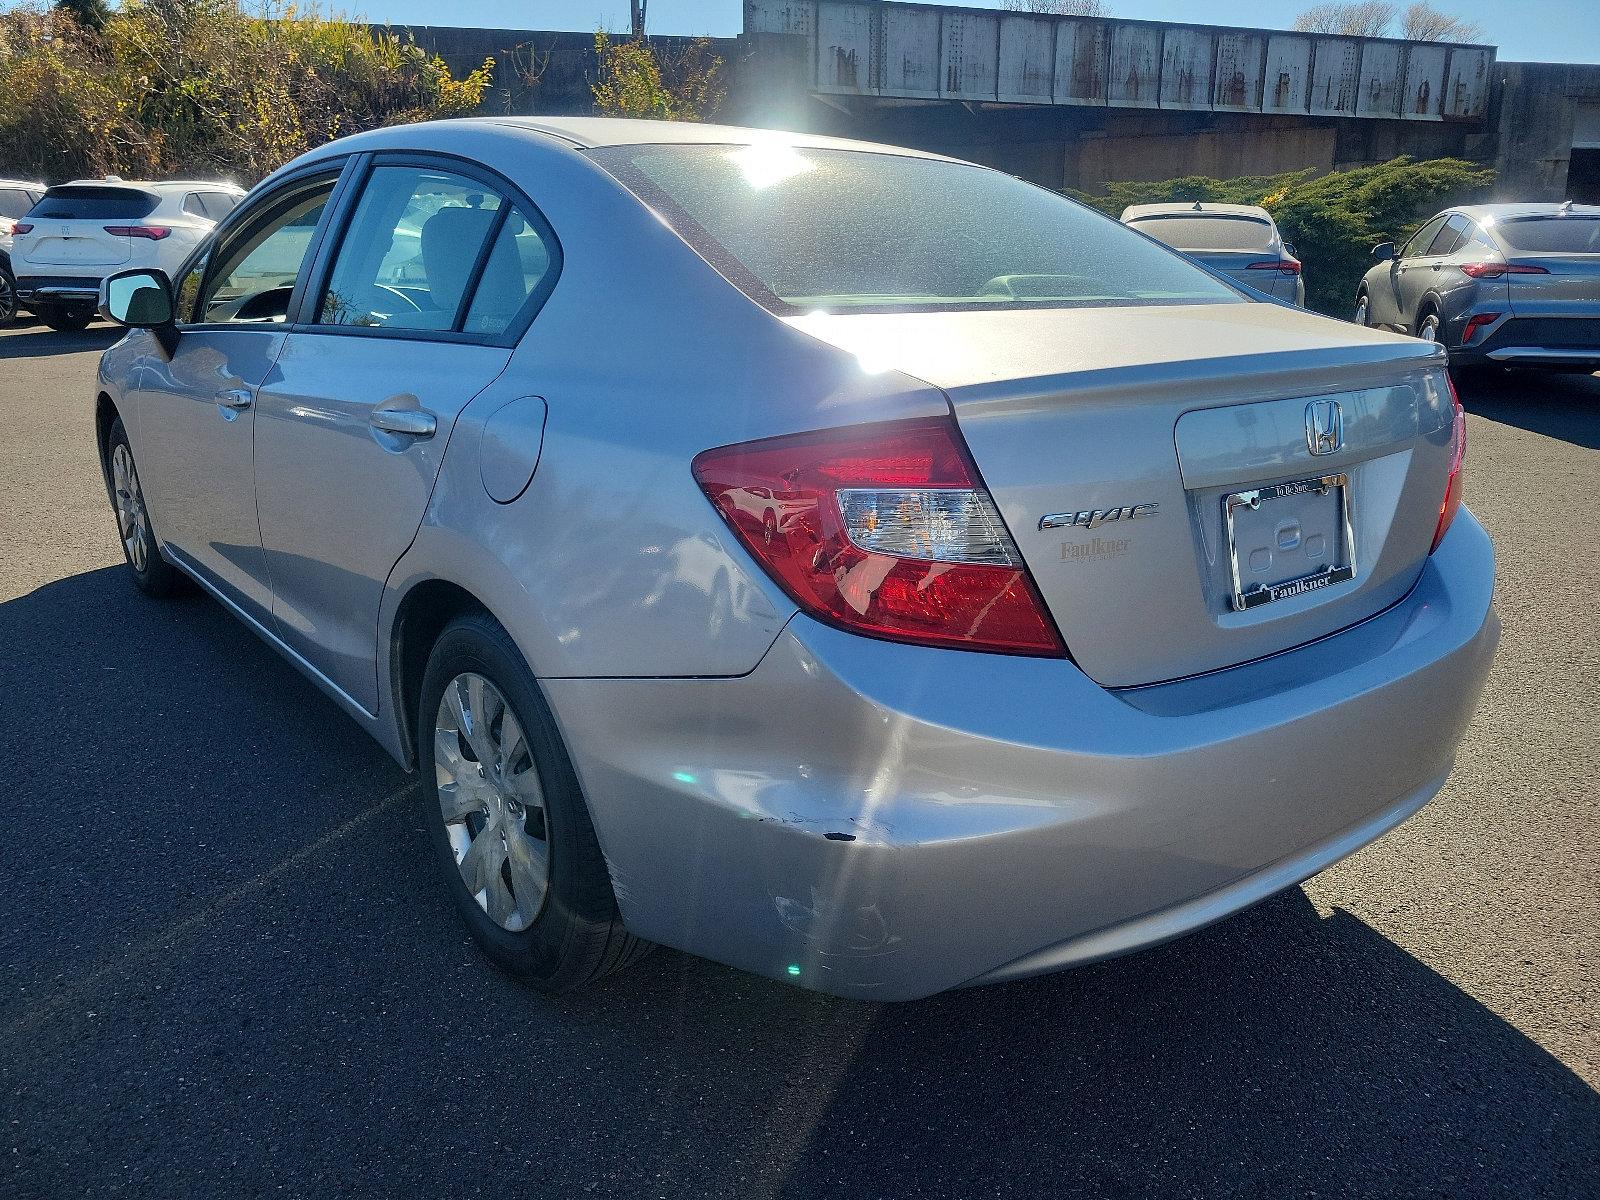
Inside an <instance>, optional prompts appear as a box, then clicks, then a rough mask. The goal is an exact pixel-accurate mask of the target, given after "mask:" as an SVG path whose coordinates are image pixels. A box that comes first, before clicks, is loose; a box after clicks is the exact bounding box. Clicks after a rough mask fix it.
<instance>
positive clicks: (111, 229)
mask: <svg viewBox="0 0 1600 1200" xmlns="http://www.w3.org/2000/svg"><path fill="white" fill-rule="evenodd" d="M106 232H107V233H109V234H113V235H115V236H116V237H128V238H149V239H150V240H151V241H152V242H159V241H160V240H161V239H162V238H164V237H167V236H169V235H170V234H171V233H172V230H170V229H168V228H167V227H166V226H164V225H107V226H106Z"/></svg>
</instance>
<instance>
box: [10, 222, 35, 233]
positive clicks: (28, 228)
mask: <svg viewBox="0 0 1600 1200" xmlns="http://www.w3.org/2000/svg"><path fill="white" fill-rule="evenodd" d="M11 232H12V233H32V232H33V226H32V225H29V224H28V223H27V222H26V221H18V222H16V223H15V224H14V225H12V226H11Z"/></svg>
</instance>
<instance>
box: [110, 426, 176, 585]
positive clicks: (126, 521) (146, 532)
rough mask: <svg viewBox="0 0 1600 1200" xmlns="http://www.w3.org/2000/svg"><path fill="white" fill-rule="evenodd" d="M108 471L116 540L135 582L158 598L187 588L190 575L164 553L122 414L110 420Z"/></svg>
mask: <svg viewBox="0 0 1600 1200" xmlns="http://www.w3.org/2000/svg"><path fill="white" fill-rule="evenodd" d="M106 474H107V475H108V476H109V478H110V483H111V508H112V512H113V513H115V514H116V518H117V540H118V541H119V542H120V543H121V544H122V557H123V558H124V559H125V560H126V561H127V564H128V570H129V571H131V572H132V573H133V583H134V586H135V587H137V588H138V589H139V590H140V591H141V592H143V593H144V594H145V595H147V596H154V597H155V598H156V599H158V600H159V599H165V598H166V597H168V596H174V595H178V594H180V593H182V592H185V591H187V590H188V585H189V580H188V578H187V577H186V576H185V575H184V574H183V572H181V571H179V570H178V568H177V567H174V566H173V565H172V564H171V563H169V562H168V561H167V560H166V559H164V558H162V557H161V549H160V547H159V546H158V545H157V543H156V535H155V530H154V528H152V526H151V524H150V516H149V514H148V513H147V512H146V511H145V506H144V489H143V487H142V486H141V485H140V483H139V471H138V467H137V466H136V465H135V463H134V458H133V447H132V446H130V445H129V444H128V431H127V430H126V429H124V428H123V427H122V418H121V417H118V418H117V419H116V420H115V421H113V422H111V432H110V434H109V435H108V436H107V438H106Z"/></svg>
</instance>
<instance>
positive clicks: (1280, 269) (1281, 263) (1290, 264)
mask: <svg viewBox="0 0 1600 1200" xmlns="http://www.w3.org/2000/svg"><path fill="white" fill-rule="evenodd" d="M1245 270H1247V271H1276V272H1277V273H1278V274H1280V275H1298V274H1300V260H1299V259H1295V258H1274V259H1272V260H1271V261H1269V262H1253V263H1251V264H1250V265H1249V266H1248V267H1246V268H1245Z"/></svg>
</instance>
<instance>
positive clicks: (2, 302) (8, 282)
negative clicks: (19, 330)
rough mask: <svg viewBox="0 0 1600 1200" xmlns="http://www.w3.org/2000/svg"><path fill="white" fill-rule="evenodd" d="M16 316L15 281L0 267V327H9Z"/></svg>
mask: <svg viewBox="0 0 1600 1200" xmlns="http://www.w3.org/2000/svg"><path fill="white" fill-rule="evenodd" d="M16 316H17V281H16V279H15V278H13V277H12V274H11V272H10V271H8V270H6V269H5V268H4V267H0V325H9V324H11V322H12V321H13V320H15V319H16Z"/></svg>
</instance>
